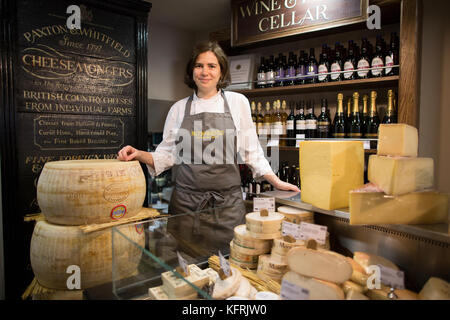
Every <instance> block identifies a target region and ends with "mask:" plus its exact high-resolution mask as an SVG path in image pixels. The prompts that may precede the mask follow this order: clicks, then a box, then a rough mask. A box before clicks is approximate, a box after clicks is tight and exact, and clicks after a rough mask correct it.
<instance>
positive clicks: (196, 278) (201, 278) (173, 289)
mask: <svg viewBox="0 0 450 320" xmlns="http://www.w3.org/2000/svg"><path fill="white" fill-rule="evenodd" d="M189 271H190V275H189V276H188V277H186V281H187V282H186V281H185V280H184V279H181V278H179V277H178V276H177V275H175V274H174V273H173V272H172V271H167V272H163V273H162V274H161V280H162V282H163V290H164V292H165V293H166V294H167V295H168V297H169V298H170V299H176V298H180V297H185V296H188V295H190V294H194V293H196V289H195V288H194V287H193V286H191V285H190V284H189V283H191V284H193V285H194V286H196V287H198V288H199V289H201V288H202V287H203V286H204V285H207V284H209V276H208V275H207V274H206V273H205V272H200V271H198V270H196V269H193V268H190V270H189Z"/></svg>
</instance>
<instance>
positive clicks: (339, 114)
mask: <svg viewBox="0 0 450 320" xmlns="http://www.w3.org/2000/svg"><path fill="white" fill-rule="evenodd" d="M337 100H338V101H337V109H336V115H335V116H334V121H333V129H332V136H333V138H336V139H343V138H345V129H346V128H345V127H346V125H345V124H346V122H345V114H344V95H343V94H342V93H339V94H338V97H337Z"/></svg>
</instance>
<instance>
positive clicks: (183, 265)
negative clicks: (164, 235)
mask: <svg viewBox="0 0 450 320" xmlns="http://www.w3.org/2000/svg"><path fill="white" fill-rule="evenodd" d="M177 256H178V264H179V265H180V267H181V269H182V270H183V272H184V273H185V274H189V270H188V264H187V261H186V260H185V259H184V258H183V257H182V256H181V254H180V253H179V252H178V251H177Z"/></svg>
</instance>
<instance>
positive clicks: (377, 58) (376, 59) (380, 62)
mask: <svg viewBox="0 0 450 320" xmlns="http://www.w3.org/2000/svg"><path fill="white" fill-rule="evenodd" d="M383 67H384V52H383V39H382V38H381V35H377V42H376V44H375V54H374V55H373V57H372V64H371V68H380V69H373V70H371V71H370V72H371V76H372V77H373V78H379V77H382V76H384V69H382V68H383Z"/></svg>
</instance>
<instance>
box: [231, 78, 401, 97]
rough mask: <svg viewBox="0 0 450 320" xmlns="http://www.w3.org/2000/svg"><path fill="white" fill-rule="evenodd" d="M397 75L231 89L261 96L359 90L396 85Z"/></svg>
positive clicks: (247, 94) (251, 95)
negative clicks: (286, 85)
mask: <svg viewBox="0 0 450 320" xmlns="http://www.w3.org/2000/svg"><path fill="white" fill-rule="evenodd" d="M398 80H399V76H391V77H383V78H372V79H360V80H348V81H339V82H326V83H315V84H303V85H296V86H288V87H274V88H263V89H251V90H233V91H235V92H239V93H242V94H244V95H246V96H250V97H261V96H270V95H287V94H298V93H309V92H320V91H322V92H323V91H343V90H359V89H368V88H369V89H370V88H376V89H378V88H388V87H396V86H398Z"/></svg>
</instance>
